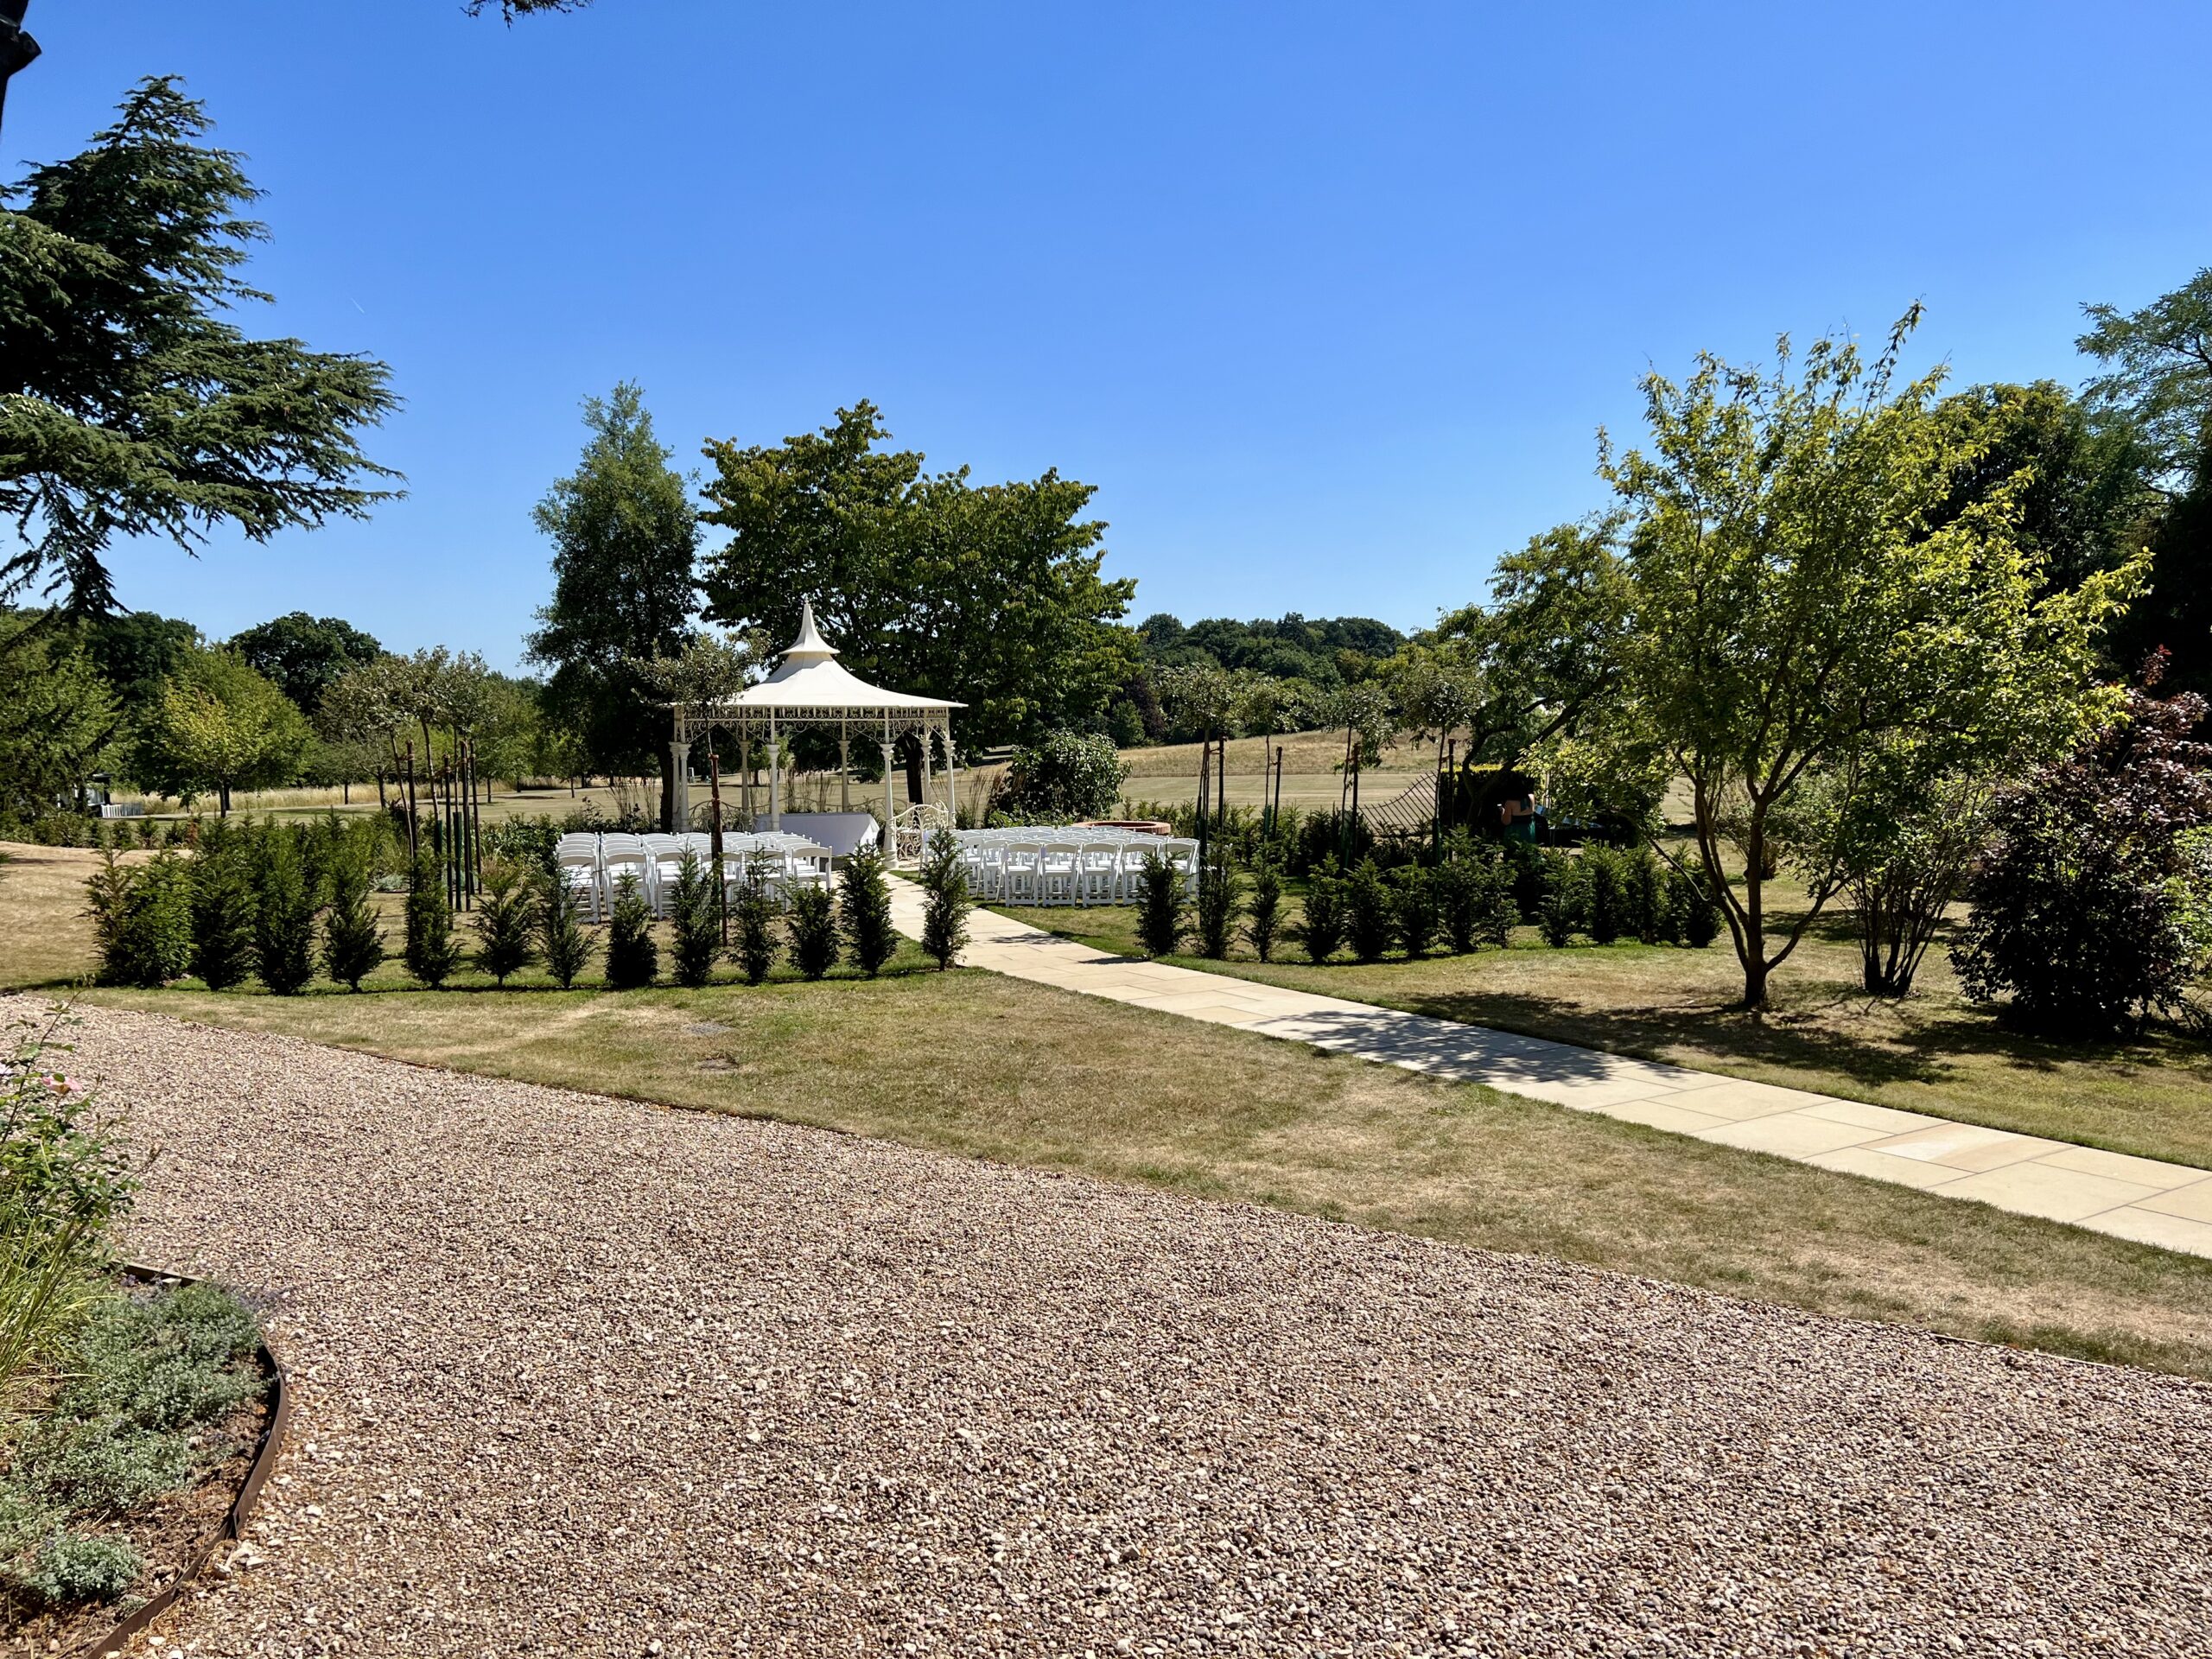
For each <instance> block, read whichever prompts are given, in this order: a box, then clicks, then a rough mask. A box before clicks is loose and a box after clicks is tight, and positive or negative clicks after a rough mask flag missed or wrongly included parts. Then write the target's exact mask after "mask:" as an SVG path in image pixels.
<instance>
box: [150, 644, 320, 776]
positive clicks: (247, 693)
mask: <svg viewBox="0 0 2212 1659" xmlns="http://www.w3.org/2000/svg"><path fill="white" fill-rule="evenodd" d="M308 736H309V733H308V724H307V721H305V720H304V719H302V717H301V715H300V711H299V710H298V709H296V708H294V707H293V706H292V702H291V700H290V699H289V698H288V697H287V696H285V695H284V694H283V692H282V691H280V690H277V687H276V685H275V684H274V683H271V682H270V681H269V680H267V679H265V678H264V677H262V676H261V675H259V674H257V673H255V672H254V671H253V670H251V668H248V667H247V666H246V665H245V662H244V660H243V659H241V658H239V657H238V653H237V652H230V651H202V652H194V653H193V654H192V655H191V656H190V657H188V658H186V660H185V662H184V664H183V665H182V667H181V669H180V670H179V671H177V673H176V674H175V675H174V676H173V677H171V678H170V679H169V680H168V683H166V684H165V685H163V687H162V695H161V696H160V698H159V699H158V700H157V701H156V702H155V704H154V706H153V708H152V709H151V710H150V711H149V713H148V714H147V715H146V717H145V719H144V721H143V723H142V725H141V727H140V728H139V734H138V753H137V760H136V761H135V763H134V764H133V766H132V767H131V771H132V774H133V775H134V776H135V777H136V778H137V779H138V781H139V782H141V783H142V784H144V785H147V786H148V787H149V788H152V789H156V790H159V791H162V792H164V793H166V794H172V795H177V796H181V797H182V798H184V799H186V800H188V801H189V800H192V799H194V798H197V797H199V796H201V795H205V794H207V793H210V792H211V791H212V792H213V794H214V795H215V797H216V798H217V802H218V804H219V808H220V810H222V811H224V812H228V811H229V810H231V792H232V791H233V790H238V789H252V788H256V787H259V786H262V785H274V784H281V783H284V782H287V781H289V779H290V778H291V776H292V773H293V772H294V771H295V769H296V767H297V766H298V765H299V760H300V756H301V753H302V751H303V750H304V749H305V748H306V747H307V743H308Z"/></svg>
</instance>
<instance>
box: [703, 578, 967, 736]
mask: <svg viewBox="0 0 2212 1659" xmlns="http://www.w3.org/2000/svg"><path fill="white" fill-rule="evenodd" d="M967 706H968V705H967V704H966V703H964V702H946V701H945V700H944V698H942V697H918V696H913V695H912V693H910V692H906V691H887V690H884V688H883V687H881V686H880V685H870V684H869V683H868V682H867V681H866V680H863V679H861V677H859V676H858V675H857V674H855V673H853V672H851V671H849V670H848V669H846V668H845V667H844V666H843V664H840V663H839V662H838V661H837V648H836V646H835V645H831V644H830V643H829V641H828V640H827V639H823V637H822V634H821V631H820V630H819V629H817V627H816V626H814V601H812V600H807V601H804V602H803V603H802V605H801V606H800V608H799V619H798V639H794V640H792V641H791V649H790V650H788V651H786V652H785V653H784V656H783V660H782V661H781V662H780V663H779V664H777V665H776V671H775V672H774V673H772V674H771V675H770V676H769V677H767V678H766V679H765V680H763V681H761V682H760V684H758V685H748V686H747V687H746V688H745V690H742V691H741V692H740V693H738V695H737V696H734V697H729V698H727V699H725V700H724V701H722V702H719V703H717V704H715V708H716V709H735V710H739V711H741V712H746V713H753V712H758V713H760V714H767V713H770V712H774V713H778V714H781V713H785V712H791V713H800V712H804V714H806V715H812V716H815V717H817V718H818V717H822V716H825V715H827V716H830V717H834V716H836V715H839V714H854V715H863V714H874V715H880V714H903V715H913V714H918V713H920V712H922V711H924V710H927V709H964V708H966V707H967Z"/></svg>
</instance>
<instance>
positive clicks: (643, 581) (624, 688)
mask: <svg viewBox="0 0 2212 1659" xmlns="http://www.w3.org/2000/svg"><path fill="white" fill-rule="evenodd" d="M584 426H585V429H586V430H587V431H588V433H589V434H590V436H589V438H588V442H586V443H585V445H584V451H583V456H582V460H581V461H579V462H578V463H577V467H576V470H575V472H574V473H572V474H569V476H568V477H566V478H563V479H560V480H556V482H555V484H554V485H553V487H552V488H551V489H550V490H549V491H548V492H547V493H546V495H545V499H543V501H541V502H539V503H538V505H537V512H536V513H535V514H534V517H535V519H536V521H537V527H538V529H540V530H541V531H544V533H545V534H546V535H547V536H548V537H550V538H551V540H552V543H553V598H552V601H551V602H550V604H548V605H547V606H546V607H545V608H544V609H543V610H542V611H540V612H539V613H538V618H539V620H540V622H541V623H542V624H543V626H541V627H539V628H538V630H537V632H535V633H533V634H532V635H531V637H530V641H529V652H530V655H531V658H532V660H534V661H537V662H540V663H543V664H546V665H547V666H548V667H549V668H550V669H551V670H552V677H551V678H550V681H549V682H548V683H547V686H546V692H545V703H546V707H547V710H548V712H549V714H550V715H551V716H552V717H553V718H554V719H555V720H556V721H558V722H559V723H561V724H563V725H566V726H569V727H570V728H573V729H574V730H575V731H576V732H577V734H579V736H580V737H581V739H582V747H583V752H584V755H585V757H586V764H587V766H588V767H589V768H590V769H592V770H595V771H601V772H617V771H633V772H635V771H643V770H645V768H646V767H648V766H652V765H655V764H658V763H660V762H662V760H663V758H664V755H665V753H666V749H665V747H664V746H665V745H666V743H667V741H668V737H669V722H668V718H667V715H665V714H664V712H663V711H661V710H660V709H657V708H656V707H654V703H655V702H656V701H657V699H656V696H655V694H654V693H653V691H652V688H651V687H650V686H648V685H647V684H646V683H645V681H644V680H643V679H642V678H641V677H640V676H639V671H638V667H637V664H639V662H645V661H651V660H652V659H654V658H663V657H673V656H675V655H677V653H678V652H681V651H682V650H683V646H684V644H685V642H686V640H687V639H689V638H690V626H691V618H692V614H693V613H694V611H695V610H696V608H697V603H698V601H697V590H696V585H695V583H694V582H693V579H692V559H693V556H694V554H695V552H696V549H697V546H698V542H699V523H698V517H697V514H696V511H695V510H694V508H693V506H692V505H691V499H690V492H689V491H688V490H687V489H686V487H685V485H684V481H683V478H682V477H681V476H680V475H679V474H677V473H676V471H675V470H674V469H673V468H671V467H670V465H669V461H670V459H671V457H670V454H669V451H668V450H667V449H666V448H664V447H663V446H662V444H661V443H660V441H659V440H658V438H656V437H655V436H654V435H653V422H652V415H651V414H650V413H649V412H648V411H647V410H646V409H645V394H644V393H643V391H640V390H639V387H638V386H636V385H633V384H632V383H630V382H628V381H624V382H623V383H621V384H620V385H617V386H616V387H615V388H614V390H613V391H612V392H611V393H609V394H608V396H607V397H606V398H604V399H601V398H598V397H592V398H588V399H586V400H585V403H584ZM660 770H661V771H662V772H663V774H664V779H663V783H664V800H663V805H664V810H667V809H668V807H669V805H670V804H671V803H672V801H673V793H672V790H673V785H674V781H675V779H674V776H673V774H672V773H670V772H669V771H668V768H667V766H665V765H664V764H661V765H660Z"/></svg>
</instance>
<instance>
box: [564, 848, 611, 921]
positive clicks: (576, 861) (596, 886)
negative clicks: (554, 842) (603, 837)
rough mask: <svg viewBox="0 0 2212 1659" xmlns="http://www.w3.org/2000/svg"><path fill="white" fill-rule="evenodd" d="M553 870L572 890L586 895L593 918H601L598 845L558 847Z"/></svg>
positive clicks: (594, 919) (595, 919) (598, 919)
mask: <svg viewBox="0 0 2212 1659" xmlns="http://www.w3.org/2000/svg"><path fill="white" fill-rule="evenodd" d="M553 871H554V874H556V875H557V876H559V877H560V879H561V881H562V883H563V886H565V887H568V888H569V891H570V892H572V893H582V894H583V895H584V897H585V899H586V900H587V902H588V903H589V905H590V906H591V918H592V920H593V921H594V922H596V921H600V920H601V919H602V912H601V902H600V900H601V893H600V872H599V849H598V847H597V846H596V845H594V846H590V847H556V848H555V849H554V850H553Z"/></svg>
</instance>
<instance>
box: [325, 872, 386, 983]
mask: <svg viewBox="0 0 2212 1659" xmlns="http://www.w3.org/2000/svg"><path fill="white" fill-rule="evenodd" d="M329 893H330V903H329V906H328V907H327V909H325V911H324V912H323V918H322V971H323V972H324V973H326V974H327V975H329V976H330V977H331V979H332V981H333V982H335V983H337V984H340V985H344V986H346V987H348V988H352V989H353V990H356V991H358V990H359V989H360V988H361V982H362V981H363V980H364V979H365V978H367V977H368V976H370V975H371V974H372V973H374V972H376V970H377V969H378V967H380V966H381V965H382V964H383V962H384V955H385V952H384V932H383V930H382V929H380V928H378V926H377V916H376V912H375V910H374V909H372V907H371V906H370V904H369V867H368V864H367V861H365V860H364V859H362V858H360V857H359V856H358V855H352V854H350V851H349V855H346V856H341V857H340V858H338V859H337V860H335V861H334V862H333V863H332V864H331V866H330V873H329Z"/></svg>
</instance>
